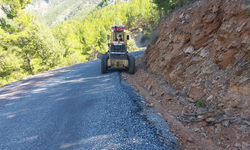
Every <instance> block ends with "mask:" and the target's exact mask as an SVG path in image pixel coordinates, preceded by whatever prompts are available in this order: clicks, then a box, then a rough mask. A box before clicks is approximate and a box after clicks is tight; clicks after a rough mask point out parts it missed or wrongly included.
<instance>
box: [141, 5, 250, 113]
mask: <svg viewBox="0 0 250 150" xmlns="http://www.w3.org/2000/svg"><path fill="white" fill-rule="evenodd" d="M157 30H158V32H159V39H158V40H157V42H156V43H155V45H150V46H148V48H147V50H146V52H145V54H144V56H143V58H142V61H143V64H144V65H145V66H146V67H147V69H148V71H150V72H151V73H153V74H155V75H158V76H160V77H161V79H163V80H166V81H167V83H168V84H169V85H171V86H172V87H173V88H174V89H175V90H179V91H180V93H181V95H183V96H187V97H189V98H190V99H193V100H194V101H196V100H198V99H200V98H202V99H203V100H206V99H207V98H208V97H212V99H213V100H214V101H213V103H215V104H216V105H214V106H213V107H214V109H217V108H218V107H223V108H220V109H221V110H222V111H223V112H224V113H225V114H228V115H232V114H235V112H237V111H238V110H240V111H242V110H243V111H244V114H250V112H249V111H250V110H249V109H247V108H249V105H250V99H249V98H250V60H249V58H250V55H249V52H250V37H249V35H250V4H249V3H246V2H245V3H244V1H243V0H241V1H226V0H220V1H215V0H213V1H206V2H203V4H202V3H201V2H197V3H196V5H193V6H192V7H190V8H188V9H187V10H184V11H180V12H177V13H174V14H173V15H171V16H170V17H169V18H166V19H164V20H163V21H162V22H161V25H159V27H158V29H157ZM209 99H210V100H211V98H209Z"/></svg>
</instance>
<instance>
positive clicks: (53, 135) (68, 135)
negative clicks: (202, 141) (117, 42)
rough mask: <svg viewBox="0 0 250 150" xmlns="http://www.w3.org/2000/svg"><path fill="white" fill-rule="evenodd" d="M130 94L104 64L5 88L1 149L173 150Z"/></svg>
mask: <svg viewBox="0 0 250 150" xmlns="http://www.w3.org/2000/svg"><path fill="white" fill-rule="evenodd" d="M138 53H141V52H137V53H134V54H135V55H136V54H138ZM129 92H134V91H132V90H131V91H129ZM129 92H128V90H124V86H123V85H122V84H121V79H120V76H119V72H118V71H111V72H109V73H107V74H104V75H102V74H101V73H100V60H94V61H90V62H87V63H81V64H76V65H73V66H69V67H64V68H60V69H57V70H53V71H49V72H46V73H43V74H39V75H36V76H33V77H32V78H28V79H25V80H23V81H18V82H16V83H13V84H11V85H8V86H5V87H2V88H0V149H1V150H2V149H4V150H5V149H6V150H8V149H10V150H18V149H22V150H28V149H30V150H35V149H41V150H47V149H143V150H146V149H155V150H160V149H174V147H173V146H172V145H171V143H170V144H167V146H166V143H165V145H164V144H163V143H162V142H161V141H160V140H159V139H158V138H157V135H156V134H155V129H154V128H153V127H152V126H150V125H149V124H150V123H148V122H147V119H145V117H142V116H140V115H139V114H138V111H140V107H139V106H138V105H137V104H136V103H135V102H134V100H132V98H131V95H129V94H128V93H129ZM170 136H171V135H170ZM170 141H171V140H170Z"/></svg>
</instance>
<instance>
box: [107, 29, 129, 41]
mask: <svg viewBox="0 0 250 150" xmlns="http://www.w3.org/2000/svg"><path fill="white" fill-rule="evenodd" d="M111 32H112V33H111V45H116V44H117V45H126V44H127V40H128V38H129V37H128V36H127V34H126V27H125V26H124V25H113V26H112V27H111Z"/></svg>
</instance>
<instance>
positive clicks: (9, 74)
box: [0, 0, 160, 86]
mask: <svg viewBox="0 0 250 150" xmlns="http://www.w3.org/2000/svg"><path fill="white" fill-rule="evenodd" d="M31 2H32V0H22V1H19V0H0V6H1V8H2V10H3V11H4V13H5V14H6V17H2V18H1V19H0V86H2V85H5V84H7V83H10V82H13V81H15V80H19V79H22V78H24V77H27V76H31V75H34V74H37V73H39V72H43V71H47V70H50V69H54V68H58V67H62V66H67V65H72V64H75V63H80V62H85V61H88V60H93V59H95V58H96V54H97V53H98V52H101V53H104V52H106V51H107V42H108V41H107V35H108V34H110V28H111V26H112V25H114V24H124V25H125V26H127V27H129V28H130V27H133V26H135V25H136V24H137V22H138V21H139V20H140V21H143V22H145V23H147V22H154V24H155V25H157V24H158V22H159V19H160V14H159V11H158V10H159V9H158V8H157V7H156V5H159V4H158V3H157V2H156V1H154V3H152V1H151V0H132V1H130V2H118V3H116V4H114V5H111V6H105V7H103V8H101V7H100V6H98V7H97V8H95V11H92V13H90V14H89V15H88V16H86V17H85V18H84V19H83V20H78V19H74V20H69V21H63V22H62V23H61V24H59V25H58V26H56V27H53V28H51V27H49V26H48V25H46V24H43V23H41V22H39V21H38V19H37V17H36V16H34V15H32V14H31V13H29V12H25V11H24V8H25V7H26V6H27V4H28V3H31ZM76 18H77V17H76ZM128 46H129V47H130V50H134V49H136V47H135V46H134V42H133V41H132V40H130V43H129V45H128Z"/></svg>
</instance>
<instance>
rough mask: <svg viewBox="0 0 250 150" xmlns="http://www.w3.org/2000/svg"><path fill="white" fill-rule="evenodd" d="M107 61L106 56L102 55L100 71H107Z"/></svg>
mask: <svg viewBox="0 0 250 150" xmlns="http://www.w3.org/2000/svg"><path fill="white" fill-rule="evenodd" d="M107 62H108V56H107V55H102V59H101V73H106V72H107Z"/></svg>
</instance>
